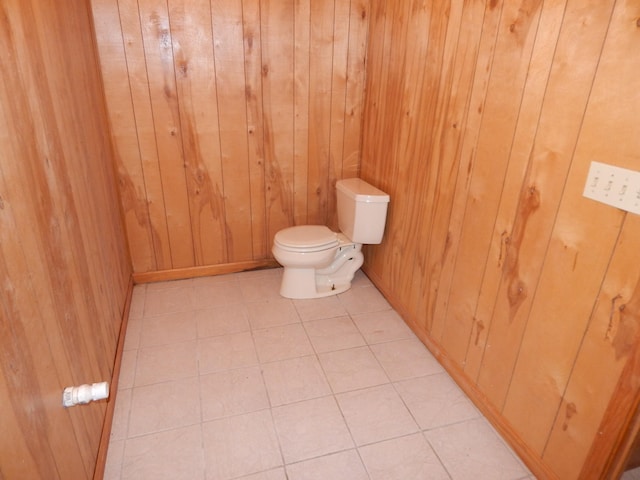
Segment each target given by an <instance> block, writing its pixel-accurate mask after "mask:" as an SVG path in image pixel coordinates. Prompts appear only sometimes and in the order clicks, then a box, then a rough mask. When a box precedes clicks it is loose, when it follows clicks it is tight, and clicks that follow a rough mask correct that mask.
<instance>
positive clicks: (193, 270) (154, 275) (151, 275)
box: [133, 258, 280, 285]
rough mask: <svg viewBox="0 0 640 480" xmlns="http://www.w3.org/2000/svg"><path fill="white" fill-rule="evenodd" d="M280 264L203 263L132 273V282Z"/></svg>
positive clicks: (214, 273)
mask: <svg viewBox="0 0 640 480" xmlns="http://www.w3.org/2000/svg"><path fill="white" fill-rule="evenodd" d="M279 266H280V264H279V263H278V262H276V261H275V260H273V259H269V258H268V259H265V260H249V261H246V262H235V263H223V264H220V265H205V266H200V267H187V268H174V269H171V270H160V271H157V272H142V273H134V274H133V283H134V284H136V285H137V284H140V283H152V282H164V281H167V280H184V279H187V278H196V277H207V276H209V275H225V274H227V273H237V272H244V271H246V270H260V269H263V268H276V267H279Z"/></svg>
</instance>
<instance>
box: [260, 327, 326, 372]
mask: <svg viewBox="0 0 640 480" xmlns="http://www.w3.org/2000/svg"><path fill="white" fill-rule="evenodd" d="M253 340H254V342H255V344H256V351H257V352H258V359H259V360H260V362H262V363H267V362H274V361H277V360H286V359H287V358H295V357H303V356H306V355H311V354H313V353H314V352H313V347H311V343H310V342H309V339H308V338H307V333H306V332H305V330H304V328H303V327H302V324H300V323H294V324H291V325H281V326H278V327H271V328H263V329H260V330H254V331H253Z"/></svg>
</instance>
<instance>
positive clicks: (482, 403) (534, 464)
mask: <svg viewBox="0 0 640 480" xmlns="http://www.w3.org/2000/svg"><path fill="white" fill-rule="evenodd" d="M362 270H363V271H364V272H365V273H366V274H367V276H368V277H369V279H370V280H371V282H372V283H373V284H374V285H375V286H376V288H377V289H378V290H380V292H381V293H382V294H383V295H384V297H385V298H386V299H387V301H388V302H389V303H390V304H391V306H392V307H393V308H394V309H395V310H396V311H397V312H398V314H399V315H400V317H402V319H403V320H404V322H405V323H406V324H407V326H408V327H409V328H411V330H412V331H413V332H414V333H415V334H416V336H417V337H418V338H419V339H420V341H421V342H422V343H423V344H424V345H425V347H427V349H428V350H429V351H430V352H431V354H432V355H433V356H434V357H435V358H436V360H437V361H438V362H439V363H440V365H442V367H443V368H444V369H445V370H446V371H447V373H448V374H449V375H451V378H452V379H453V380H454V381H455V382H456V384H457V385H458V386H459V387H460V388H461V389H462V390H463V391H464V393H465V394H466V395H467V396H468V397H469V399H470V400H471V401H472V402H473V404H474V405H475V406H476V407H477V408H478V410H480V412H482V414H483V415H484V416H485V417H486V418H487V420H489V422H490V423H491V425H492V426H493V427H494V428H495V429H496V430H497V431H498V433H499V434H500V436H502V438H503V439H504V440H505V441H506V442H507V443H508V444H509V446H510V447H511V448H512V449H513V450H514V452H515V453H516V454H517V455H518V456H519V458H520V460H522V462H523V463H524V464H525V465H526V466H527V468H529V470H531V473H533V474H534V475H535V476H536V477H537V478H545V479H547V480H560V479H559V477H558V476H557V475H556V474H555V473H554V472H553V471H552V470H550V469H549V467H548V466H546V465H545V464H544V463H543V462H542V459H541V458H540V456H538V455H536V454H535V452H533V450H532V449H531V448H530V447H528V446H527V444H526V443H525V442H524V441H523V440H522V438H521V437H520V435H518V433H517V432H516V431H515V430H514V429H513V428H512V427H511V425H509V423H508V422H507V421H506V420H505V419H504V417H503V416H502V415H501V414H500V412H499V411H498V410H497V409H496V408H494V407H493V406H492V405H491V402H490V401H489V400H488V399H487V397H486V395H484V394H483V393H482V391H480V390H479V389H478V387H477V386H476V385H475V384H474V383H473V381H472V380H471V379H470V378H469V377H468V376H467V374H466V373H465V372H464V371H463V370H461V369H460V367H459V366H458V365H457V364H456V363H455V361H453V360H452V359H451V358H449V356H448V355H447V353H446V351H445V350H444V349H442V348H441V347H440V345H439V344H438V343H436V342H435V341H434V340H433V339H432V338H431V337H430V336H429V335H428V334H427V333H426V332H425V331H424V330H423V329H422V328H420V326H419V322H418V319H416V318H414V317H413V316H412V315H411V314H410V313H409V312H408V311H407V310H406V309H405V308H403V306H402V302H400V301H399V300H398V299H397V298H396V296H395V295H394V294H393V292H391V291H389V290H388V289H387V288H385V287H384V282H383V281H382V279H381V278H380V277H379V276H377V275H376V274H375V273H374V272H372V271H371V270H370V269H369V268H367V265H366V264H365V265H364V266H363V267H362Z"/></svg>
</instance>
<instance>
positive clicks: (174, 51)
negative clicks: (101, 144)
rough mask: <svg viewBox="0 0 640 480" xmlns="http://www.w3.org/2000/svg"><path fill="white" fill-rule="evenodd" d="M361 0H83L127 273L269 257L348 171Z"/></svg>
mask: <svg viewBox="0 0 640 480" xmlns="http://www.w3.org/2000/svg"><path fill="white" fill-rule="evenodd" d="M368 4H369V2H368V0H314V1H311V0H306V1H304V0H302V1H298V0H296V1H294V0H286V1H283V0H216V1H210V0H137V1H136V0H92V5H93V13H94V16H95V18H96V31H97V32H96V34H97V40H98V45H99V50H100V61H101V66H102V74H103V77H104V84H105V91H106V97H107V103H108V110H109V116H110V122H111V129H112V135H113V139H114V143H115V146H116V150H117V152H116V161H117V168H118V177H119V183H120V194H121V201H122V207H123V209H124V212H125V219H126V226H127V233H128V240H129V245H130V248H131V254H132V258H133V265H134V269H135V271H136V272H154V271H163V270H171V269H174V270H175V269H180V268H189V267H196V266H207V265H223V264H230V263H237V262H245V264H248V265H250V264H251V262H252V261H255V260H261V259H267V258H270V256H271V253H270V250H271V244H272V239H273V235H274V234H275V233H276V232H277V231H278V230H279V229H281V228H283V227H286V226H290V225H294V224H299V223H328V224H332V223H335V219H334V218H333V217H334V214H333V213H332V212H334V211H335V208H334V202H335V195H334V188H333V185H334V183H335V181H336V179H339V178H342V177H353V176H357V174H358V170H359V162H360V152H359V148H360V130H361V119H362V104H363V103H362V102H363V93H364V75H365V64H364V57H365V52H366V39H367V27H368V21H369V19H368V8H369V7H368Z"/></svg>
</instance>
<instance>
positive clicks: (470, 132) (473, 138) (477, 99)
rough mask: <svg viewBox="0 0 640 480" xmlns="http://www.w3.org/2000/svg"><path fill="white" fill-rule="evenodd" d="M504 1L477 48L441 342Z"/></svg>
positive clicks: (439, 305)
mask: <svg viewBox="0 0 640 480" xmlns="http://www.w3.org/2000/svg"><path fill="white" fill-rule="evenodd" d="M503 8H504V5H503V2H500V3H497V2H490V3H489V4H486V6H485V10H484V15H483V17H482V35H481V37H480V45H479V47H478V54H477V61H476V67H475V70H474V73H473V76H472V81H473V84H472V90H471V99H470V102H469V110H468V113H467V128H466V131H465V132H464V137H463V140H462V145H461V147H460V150H459V160H458V161H459V162H460V166H459V169H458V178H457V180H456V188H455V195H454V198H453V205H452V207H451V216H450V219H449V226H448V230H447V236H446V239H445V244H444V248H443V250H442V251H441V253H440V255H439V258H438V257H437V258H438V261H439V262H440V267H439V282H438V285H437V286H436V287H435V288H437V294H436V295H435V310H434V313H433V318H432V319H431V320H429V322H430V323H431V331H430V332H431V336H432V337H433V338H434V339H437V340H438V341H440V339H441V338H442V336H443V332H444V330H445V326H446V320H447V319H448V316H447V312H448V309H449V305H450V302H451V299H450V293H451V289H452V288H453V287H454V285H453V280H454V273H455V269H456V265H457V261H458V250H459V249H460V246H461V241H462V229H463V227H464V225H465V224H464V218H465V214H466V204H467V201H468V198H469V192H470V188H471V179H472V175H473V171H474V167H475V157H476V150H477V148H476V147H477V143H478V142H479V137H480V129H481V125H482V122H483V118H484V114H485V103H486V101H487V95H488V94H487V92H488V89H489V81H490V74H491V70H492V66H493V62H494V58H495V50H496V39H497V36H498V31H499V27H500V20H501V17H502V9H503Z"/></svg>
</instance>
